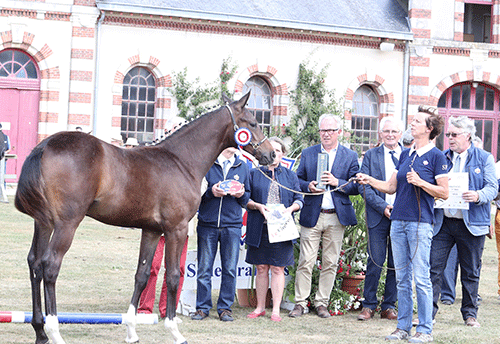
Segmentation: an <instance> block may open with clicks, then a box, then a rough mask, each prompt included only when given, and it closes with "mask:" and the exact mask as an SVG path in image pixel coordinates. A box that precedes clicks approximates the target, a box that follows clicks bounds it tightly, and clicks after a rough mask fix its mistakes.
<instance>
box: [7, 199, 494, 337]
mask: <svg viewBox="0 0 500 344" xmlns="http://www.w3.org/2000/svg"><path fill="white" fill-rule="evenodd" d="M9 199H10V203H9V204H4V203H0V261H1V262H2V265H1V267H0V311H31V310H32V309H31V291H30V283H29V273H28V265H27V262H26V257H27V254H28V250H29V248H30V244H31V240H32V234H33V221H32V220H31V218H29V217H28V216H25V215H23V214H21V213H19V212H18V211H17V210H15V208H14V205H13V197H12V196H11V197H9ZM139 240H140V231H139V230H130V229H120V228H118V227H112V226H107V225H104V224H101V223H99V222H97V221H95V220H93V219H90V218H86V219H85V220H84V221H83V223H82V224H81V225H80V228H79V229H78V230H77V232H76V235H75V239H74V241H73V245H72V247H71V248H70V250H69V252H68V253H67V254H66V256H65V259H64V261H63V265H62V269H61V273H60V275H59V278H58V280H57V301H58V302H57V305H58V311H59V312H88V313H125V312H126V311H127V308H128V305H129V302H130V298H131V296H132V291H133V283H134V274H135V268H136V265H137V256H138V251H139ZM193 245H194V246H193ZM190 248H195V244H193V242H192V241H190ZM160 276H161V274H160ZM159 289H160V288H159V283H158V288H157V290H158V292H159ZM479 292H480V294H481V296H482V298H483V302H482V304H481V306H480V309H479V316H478V320H479V322H480V323H481V328H467V327H465V326H464V324H463V321H462V317H461V314H460V303H461V288H460V283H458V288H457V302H456V303H455V304H454V305H451V306H441V308H440V311H439V313H438V315H437V317H436V320H437V323H436V325H435V326H434V331H433V335H434V338H435V341H434V343H454V344H455V343H464V344H465V343H475V344H479V343H488V344H489V343H499V344H500V326H499V325H498V324H499V322H500V301H499V300H498V298H497V252H496V245H495V241H494V240H489V239H486V245H485V251H484V254H483V268H482V273H481V282H480V287H479ZM213 296H214V304H215V303H216V297H217V292H215V293H214V295H213ZM157 300H158V298H157ZM235 304H237V303H235ZM250 311H252V309H249V308H242V307H239V306H238V305H235V306H234V307H233V312H234V316H235V319H236V320H235V321H234V322H232V323H223V322H221V321H219V320H218V318H217V316H216V314H217V313H216V311H212V312H211V314H210V318H208V319H205V320H203V321H200V322H195V321H191V320H190V319H189V318H188V317H185V316H180V318H181V319H182V320H183V323H182V324H180V325H179V329H180V331H181V333H182V334H183V335H184V336H185V337H186V338H187V340H188V342H189V343H191V344H194V343H207V342H210V343H280V344H282V343H384V342H385V341H384V336H385V335H387V334H389V333H391V332H392V331H393V330H395V328H396V322H395V321H389V320H381V319H380V317H379V316H378V315H376V316H375V318H374V319H373V320H370V321H368V322H359V321H357V320H356V316H357V314H358V313H357V312H351V313H349V314H347V315H343V316H335V317H331V318H329V319H320V318H318V317H317V316H316V315H314V314H307V315H305V316H303V317H301V318H298V319H291V318H288V317H287V316H286V312H285V311H283V312H282V317H283V321H282V322H280V323H274V322H272V321H270V319H269V317H270V310H269V312H268V315H266V317H262V318H258V319H253V320H250V319H247V318H246V314H247V313H249V312H250ZM60 330H61V334H62V336H63V338H64V339H65V341H66V343H67V344H107V343H124V340H125V336H126V330H125V326H122V325H76V324H61V325H60ZM137 332H138V335H139V338H140V342H141V343H146V344H151V343H172V342H173V341H172V338H171V336H170V334H169V333H168V332H167V331H166V330H165V328H164V326H163V321H161V322H160V324H157V325H138V329H137ZM34 341H35V334H34V331H33V329H32V327H31V325H30V324H14V323H0V344H5V343H16V344H26V343H34Z"/></svg>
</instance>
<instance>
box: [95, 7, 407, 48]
mask: <svg viewBox="0 0 500 344" xmlns="http://www.w3.org/2000/svg"><path fill="white" fill-rule="evenodd" d="M104 23H105V24H114V25H120V26H132V27H144V28H151V29H161V30H165V29H169V30H177V31H189V32H203V33H211V34H221V35H233V36H248V37H257V38H265V39H277V40H285V41H299V42H311V43H318V44H331V45H341V46H349V47H358V48H366V49H379V46H380V39H379V38H368V37H364V36H346V35H344V34H332V33H329V32H326V33H325V32H319V31H317V32H315V31H312V32H311V31H308V32H307V33H305V32H296V31H295V30H292V29H290V30H285V29H283V30H281V31H278V30H276V29H275V28H266V27H263V26H262V27H261V26H254V25H249V24H245V25H240V24H236V23H229V22H220V21H219V22H211V21H203V22H197V23H195V22H193V21H191V20H185V19H183V18H172V17H170V18H169V19H164V18H161V17H153V16H152V15H150V16H147V15H142V14H133V13H132V14H129V15H127V16H121V15H113V14H110V15H108V16H106V17H105V19H104ZM395 49H396V50H399V51H401V50H404V45H403V44H397V45H396V47H395Z"/></svg>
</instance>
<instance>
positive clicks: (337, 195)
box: [297, 144, 359, 228]
mask: <svg viewBox="0 0 500 344" xmlns="http://www.w3.org/2000/svg"><path fill="white" fill-rule="evenodd" d="M320 152H321V144H318V145H315V146H312V147H309V148H306V149H304V150H303V151H302V154H301V157H300V164H299V167H298V169H297V177H299V183H300V189H301V190H302V191H303V192H310V191H309V183H310V182H311V181H313V180H316V169H317V164H318V153H320ZM358 170H359V163H358V155H357V154H356V152H354V151H352V150H350V149H349V148H346V147H344V146H342V145H340V144H339V145H338V149H337V154H336V155H335V161H334V162H333V165H332V170H331V171H330V172H331V173H332V174H333V175H334V176H335V178H337V179H338V180H339V185H342V184H344V183H346V182H347V180H349V179H350V178H351V177H354V176H355V175H356V173H358ZM357 194H358V185H357V184H355V183H349V184H348V185H347V186H346V187H344V192H342V191H335V192H332V198H333V204H334V206H335V209H336V211H337V216H338V218H339V221H340V223H341V224H342V225H344V226H349V225H355V224H357V221H356V214H355V213H354V208H353V207H352V203H351V200H350V199H349V195H357ZM322 201H323V195H319V196H305V197H304V208H303V209H302V210H301V212H300V220H299V223H300V224H301V225H302V226H304V227H309V228H311V227H314V226H316V223H317V222H318V218H319V213H320V210H321V203H322Z"/></svg>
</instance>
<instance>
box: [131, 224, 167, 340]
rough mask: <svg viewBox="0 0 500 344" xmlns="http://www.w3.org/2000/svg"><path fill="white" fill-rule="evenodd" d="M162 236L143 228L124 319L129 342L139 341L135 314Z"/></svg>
mask: <svg viewBox="0 0 500 344" xmlns="http://www.w3.org/2000/svg"><path fill="white" fill-rule="evenodd" d="M160 236H161V234H160V233H158V232H153V231H149V230H145V229H143V230H142V236H141V248H140V251H139V261H138V263H137V271H136V273H135V287H134V294H133V295H132V300H131V301H130V306H129V308H128V311H127V315H126V317H125V319H124V321H123V322H124V323H125V324H126V325H127V338H126V339H125V341H126V342H127V343H135V342H138V341H139V336H138V335H137V332H136V330H135V325H136V319H135V316H136V313H137V306H138V305H139V299H140V297H141V294H142V292H143V290H144V288H146V284H147V283H148V280H149V275H150V274H151V263H152V262H153V257H154V254H155V251H156V246H158V241H159V240H160Z"/></svg>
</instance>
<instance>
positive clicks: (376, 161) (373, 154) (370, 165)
mask: <svg viewBox="0 0 500 344" xmlns="http://www.w3.org/2000/svg"><path fill="white" fill-rule="evenodd" d="M361 173H365V174H368V175H369V176H372V177H373V178H375V179H378V180H385V159H384V145H380V146H378V147H375V148H372V149H370V150H368V151H367V152H366V153H365V157H364V158H363V164H362V165H361ZM358 190H359V193H360V195H363V192H364V193H365V197H366V217H367V219H366V223H367V225H368V228H374V227H376V226H377V225H378V224H379V223H380V222H381V221H382V220H383V219H387V217H386V216H385V215H384V211H385V208H386V207H387V205H388V203H387V202H386V201H385V193H383V192H381V191H378V190H376V189H374V188H372V187H371V186H370V185H365V187H364V191H363V185H359V186H358ZM387 220H388V219H387Z"/></svg>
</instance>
